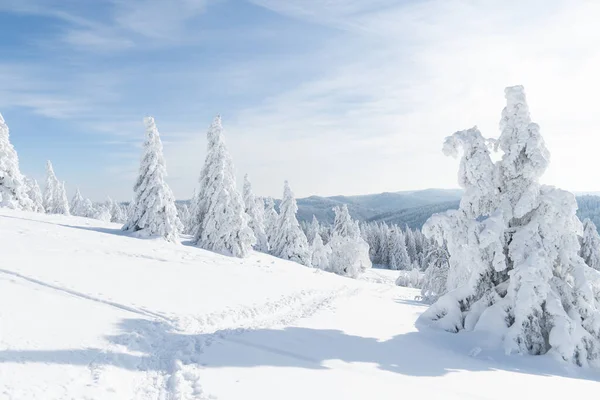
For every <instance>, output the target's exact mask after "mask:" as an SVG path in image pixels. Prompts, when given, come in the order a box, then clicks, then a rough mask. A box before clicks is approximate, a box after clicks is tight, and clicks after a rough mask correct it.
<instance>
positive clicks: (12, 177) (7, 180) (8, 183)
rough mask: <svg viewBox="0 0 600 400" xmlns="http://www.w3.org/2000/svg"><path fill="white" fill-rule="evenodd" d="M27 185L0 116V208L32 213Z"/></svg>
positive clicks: (4, 123)
mask: <svg viewBox="0 0 600 400" xmlns="http://www.w3.org/2000/svg"><path fill="white" fill-rule="evenodd" d="M27 191H28V188H27V185H26V184H25V180H24V177H23V175H22V174H21V171H20V169H19V158H18V156H17V152H16V151H15V148H14V147H13V145H12V144H11V143H10V138H9V130H8V125H6V122H5V121H4V118H3V117H2V114H0V207H8V208H13V209H17V210H25V211H33V209H34V204H33V201H32V200H31V199H30V198H29V196H28V195H27Z"/></svg>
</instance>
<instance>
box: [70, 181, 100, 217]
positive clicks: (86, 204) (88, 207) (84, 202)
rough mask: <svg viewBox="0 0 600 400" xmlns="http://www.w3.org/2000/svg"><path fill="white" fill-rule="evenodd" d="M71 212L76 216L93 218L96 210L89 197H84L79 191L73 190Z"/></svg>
mask: <svg viewBox="0 0 600 400" xmlns="http://www.w3.org/2000/svg"><path fill="white" fill-rule="evenodd" d="M71 214H72V215H75V216H77V217H86V218H94V217H95V216H96V215H95V214H96V210H95V209H94V205H93V203H92V202H91V200H90V199H87V198H84V197H83V196H82V195H81V192H80V191H79V188H77V190H76V191H75V195H74V196H73V198H72V199H71Z"/></svg>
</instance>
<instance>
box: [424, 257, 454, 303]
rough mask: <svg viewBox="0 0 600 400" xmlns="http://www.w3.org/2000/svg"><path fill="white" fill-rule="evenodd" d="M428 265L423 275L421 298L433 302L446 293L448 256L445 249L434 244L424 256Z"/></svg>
mask: <svg viewBox="0 0 600 400" xmlns="http://www.w3.org/2000/svg"><path fill="white" fill-rule="evenodd" d="M425 262H427V263H428V265H429V266H428V267H427V269H426V270H425V274H424V275H423V285H422V286H421V298H422V299H423V301H424V302H426V303H430V304H431V303H433V302H435V301H436V300H437V299H439V297H440V296H442V295H444V294H446V291H447V290H446V281H447V280H448V268H449V266H450V265H449V256H448V252H447V250H446V249H444V248H443V247H439V246H435V247H434V248H432V250H431V251H430V252H429V253H428V254H427V256H426V257H425Z"/></svg>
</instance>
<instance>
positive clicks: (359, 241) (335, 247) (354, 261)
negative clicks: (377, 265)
mask: <svg viewBox="0 0 600 400" xmlns="http://www.w3.org/2000/svg"><path fill="white" fill-rule="evenodd" d="M334 211H335V221H334V224H333V235H332V237H331V242H330V243H329V244H330V246H331V251H332V253H331V258H330V266H329V270H330V271H331V272H334V273H336V274H338V275H345V276H349V277H351V278H356V277H357V276H358V275H360V274H361V273H362V272H364V271H365V270H367V269H368V268H371V266H372V264H371V260H370V258H369V245H368V244H367V242H365V241H364V239H363V238H362V236H361V234H360V228H359V226H358V222H356V221H353V220H352V218H351V217H350V213H349V212H348V206H346V205H345V204H344V205H343V206H342V207H335V208H334Z"/></svg>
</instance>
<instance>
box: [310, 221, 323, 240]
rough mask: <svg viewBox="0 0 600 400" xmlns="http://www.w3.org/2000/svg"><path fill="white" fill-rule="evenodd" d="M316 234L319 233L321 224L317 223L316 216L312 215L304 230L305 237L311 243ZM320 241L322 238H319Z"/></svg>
mask: <svg viewBox="0 0 600 400" xmlns="http://www.w3.org/2000/svg"><path fill="white" fill-rule="evenodd" d="M317 235H319V236H320V235H321V224H319V220H318V219H317V217H315V216H314V215H313V217H312V221H311V222H310V225H308V228H307V230H306V239H307V240H308V243H311V244H312V243H313V241H314V240H315V237H316V236H317ZM321 241H323V238H321Z"/></svg>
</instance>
